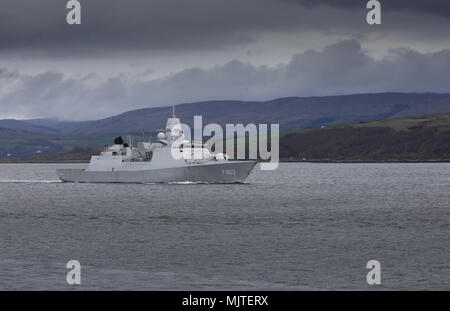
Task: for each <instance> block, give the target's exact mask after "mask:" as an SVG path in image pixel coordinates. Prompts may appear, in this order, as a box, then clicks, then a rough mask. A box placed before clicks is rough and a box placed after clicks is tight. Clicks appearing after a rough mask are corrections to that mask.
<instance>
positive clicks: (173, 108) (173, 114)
mask: <svg viewBox="0 0 450 311" xmlns="http://www.w3.org/2000/svg"><path fill="white" fill-rule="evenodd" d="M172 118H175V104H172Z"/></svg>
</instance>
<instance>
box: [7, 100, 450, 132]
mask: <svg viewBox="0 0 450 311" xmlns="http://www.w3.org/2000/svg"><path fill="white" fill-rule="evenodd" d="M171 109H172V108H171V107H157V108H145V109H139V110H133V111H129V112H125V113H122V114H119V115H117V116H113V117H109V118H105V119H101V120H96V121H84V122H64V121H57V120H52V119H37V120H25V121H17V120H0V128H4V129H11V130H18V131H26V132H33V133H44V134H55V135H92V134H105V133H124V134H130V133H135V134H139V135H140V134H141V133H142V131H145V132H148V133H153V132H155V131H156V130H158V129H160V128H162V127H164V126H165V122H166V119H167V117H168V116H170V115H171V114H172V112H171ZM448 112H450V94H409V93H378V94H356V95H342V96H326V97H288V98H279V99H274V100H270V101H265V102H244V101H227V100H223V101H207V102H196V103H187V104H180V105H177V106H176V113H177V116H179V117H180V118H181V119H182V121H183V122H185V123H186V124H189V125H191V126H192V122H193V117H194V116H195V115H201V116H203V121H204V123H212V122H215V123H218V124H221V125H223V124H226V123H244V124H246V123H279V124H280V129H281V130H282V131H290V130H297V129H303V128H309V127H311V128H317V127H320V126H323V125H333V124H341V123H352V122H359V121H372V120H382V119H389V118H408V117H417V116H422V115H426V114H438V113H448ZM13 121H15V122H13Z"/></svg>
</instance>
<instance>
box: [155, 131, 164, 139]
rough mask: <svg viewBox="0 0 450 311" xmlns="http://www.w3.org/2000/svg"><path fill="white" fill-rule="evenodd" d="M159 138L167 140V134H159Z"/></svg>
mask: <svg viewBox="0 0 450 311" xmlns="http://www.w3.org/2000/svg"><path fill="white" fill-rule="evenodd" d="M157 137H158V139H166V134H164V133H163V132H159V133H158V136H157Z"/></svg>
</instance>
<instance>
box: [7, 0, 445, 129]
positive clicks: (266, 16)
mask: <svg viewBox="0 0 450 311" xmlns="http://www.w3.org/2000/svg"><path fill="white" fill-rule="evenodd" d="M380 2H381V4H382V24H381V25H372V26H371V25H368V24H367V23H366V18H365V16H366V14H367V12H368V10H367V9H366V3H367V1H366V0H339V1H336V0H325V1H320V0H220V1H219V0H189V1H186V0H80V3H81V5H82V24H81V25H68V24H67V23H66V13H67V9H66V7H65V6H66V1H65V0H39V1H29V0H2V4H1V6H0V118H40V117H54V118H60V119H65V120H86V119H96V118H103V117H107V116H111V115H114V114H117V113H120V112H124V111H127V110H132V109H136V108H142V107H155V106H163V105H171V104H172V103H175V104H178V103H183V102H192V101H200V100H220V99H239V100H269V99H273V98H277V97H283V96H316V95H317V96H320V95H334V94H349V93H356V92H358V93H360V92H383V91H402V92H450V1H448V0H429V1H424V0H389V1H387V0H384V1H383V0H381V1H380Z"/></svg>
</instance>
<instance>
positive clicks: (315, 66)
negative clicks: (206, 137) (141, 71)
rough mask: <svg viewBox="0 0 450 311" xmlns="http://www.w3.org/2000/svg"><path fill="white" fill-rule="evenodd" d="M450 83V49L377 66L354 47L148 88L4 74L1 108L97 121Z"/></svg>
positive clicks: (393, 54)
mask: <svg viewBox="0 0 450 311" xmlns="http://www.w3.org/2000/svg"><path fill="white" fill-rule="evenodd" d="M448 81H450V50H442V51H439V52H435V53H419V52H417V51H414V50H411V49H405V48H403V49H394V50H391V51H390V52H389V53H388V55H387V56H386V57H384V58H383V59H380V60H377V59H374V58H372V57H371V56H369V55H368V54H367V53H365V51H364V50H363V49H362V48H361V46H360V44H359V43H358V42H357V41H354V40H353V41H343V42H340V43H338V44H334V45H330V46H328V47H326V48H325V49H323V50H322V51H317V50H308V51H306V52H303V53H299V54H296V55H294V56H293V57H292V59H291V60H290V62H288V63H286V64H282V65H279V66H276V67H267V66H253V65H251V64H248V63H243V62H240V61H231V62H228V63H226V64H224V65H220V66H215V67H214V68H211V69H208V70H205V69H200V68H190V69H186V70H183V71H181V72H178V73H175V74H172V75H169V76H168V77H166V78H164V79H156V80H147V81H143V80H129V79H127V78H125V77H124V76H117V77H112V78H109V79H106V80H101V79H100V78H99V77H98V76H96V75H95V74H92V75H87V76H84V77H81V78H74V77H66V76H64V75H62V74H60V73H56V72H46V73H43V74H39V75H24V74H20V73H18V72H14V71H9V70H6V69H1V70H0V108H1V111H2V112H3V113H8V112H11V113H21V114H23V115H26V116H29V117H32V116H33V117H59V118H63V119H92V118H100V117H105V116H108V115H113V114H116V113H120V112H123V111H126V110H131V109H134V108H141V107H149V106H162V105H169V104H172V103H182V102H189V101H199V100H211V99H241V100H268V99H272V98H276V97H283V96H295V95H297V96H310V95H334V94H345V93H362V92H383V91H404V92H449V91H450V89H449V85H448ZM93 82H95V83H93ZM93 85H95V86H93Z"/></svg>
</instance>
